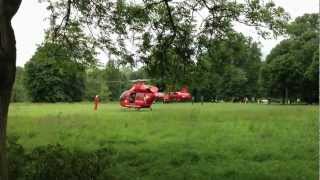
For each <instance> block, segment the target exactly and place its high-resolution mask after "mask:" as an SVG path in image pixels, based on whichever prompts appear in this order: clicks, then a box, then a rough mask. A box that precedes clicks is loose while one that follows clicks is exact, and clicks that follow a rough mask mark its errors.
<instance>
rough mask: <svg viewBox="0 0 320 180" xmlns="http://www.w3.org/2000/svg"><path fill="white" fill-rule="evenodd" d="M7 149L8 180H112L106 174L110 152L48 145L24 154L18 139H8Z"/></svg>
mask: <svg viewBox="0 0 320 180" xmlns="http://www.w3.org/2000/svg"><path fill="white" fill-rule="evenodd" d="M8 147H9V152H8V154H9V176H10V179H11V180H57V179H62V180H63V179H67V180H95V179H97V180H100V179H101V180H102V179H104V180H105V179H106V180H108V179H115V178H114V177H112V176H110V175H109V174H108V171H107V170H108V167H109V166H110V164H111V163H110V161H109V159H110V155H111V154H112V153H113V151H112V150H110V149H101V150H97V151H94V152H82V151H71V150H69V149H67V148H65V147H63V146H61V145H48V146H43V147H38V148H36V149H34V150H32V151H31V152H30V153H25V151H24V149H23V147H22V146H21V145H19V144H18V143H17V138H11V139H10V140H9V145H8Z"/></svg>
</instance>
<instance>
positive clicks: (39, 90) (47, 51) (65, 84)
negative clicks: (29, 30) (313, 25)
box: [24, 43, 85, 102]
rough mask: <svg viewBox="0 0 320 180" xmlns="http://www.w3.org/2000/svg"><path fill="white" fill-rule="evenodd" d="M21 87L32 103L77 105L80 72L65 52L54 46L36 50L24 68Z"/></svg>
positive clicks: (81, 85) (81, 86) (80, 92)
mask: <svg viewBox="0 0 320 180" xmlns="http://www.w3.org/2000/svg"><path fill="white" fill-rule="evenodd" d="M25 71H26V72H25V80H24V81H25V87H26V89H27V91H28V93H29V95H30V97H31V100H32V101H34V102H73V101H81V100H82V97H83V94H84V77H85V73H84V68H83V66H82V65H79V64H78V63H76V62H74V61H72V60H71V59H70V57H69V56H68V49H66V48H65V47H61V46H60V45H58V44H53V43H45V44H43V45H42V46H40V47H39V48H38V50H37V52H36V53H35V55H34V56H33V57H32V58H31V60H30V61H29V62H28V63H27V64H26V65H25Z"/></svg>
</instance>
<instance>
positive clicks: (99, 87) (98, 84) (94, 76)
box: [85, 68, 111, 101]
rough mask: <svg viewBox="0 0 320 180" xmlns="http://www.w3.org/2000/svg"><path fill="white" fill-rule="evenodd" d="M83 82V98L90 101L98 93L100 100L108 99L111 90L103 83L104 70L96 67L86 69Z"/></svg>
mask: <svg viewBox="0 0 320 180" xmlns="http://www.w3.org/2000/svg"><path fill="white" fill-rule="evenodd" d="M86 74H87V76H86V83H85V87H86V88H85V100H87V101H92V100H93V98H94V96H95V95H99V97H100V100H101V101H108V100H110V96H111V92H110V90H109V87H108V86H107V84H106V83H105V72H104V70H100V69H97V68H92V69H89V70H87V73H86Z"/></svg>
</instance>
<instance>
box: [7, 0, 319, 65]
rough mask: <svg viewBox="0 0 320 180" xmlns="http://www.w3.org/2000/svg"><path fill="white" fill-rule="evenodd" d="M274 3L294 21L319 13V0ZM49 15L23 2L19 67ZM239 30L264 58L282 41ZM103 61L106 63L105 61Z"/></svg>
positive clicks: (17, 20) (30, 0) (31, 0)
mask: <svg viewBox="0 0 320 180" xmlns="http://www.w3.org/2000/svg"><path fill="white" fill-rule="evenodd" d="M274 2H275V3H276V4H277V5H279V6H282V7H283V8H284V9H285V10H286V11H287V12H289V14H290V16H291V17H292V19H294V18H296V17H298V16H301V15H303V14H305V13H315V12H319V1H318V0H274ZM47 15H48V12H47V10H46V7H45V5H44V4H40V3H38V0H23V1H22V4H21V7H20V10H19V11H18V13H17V15H16V16H15V17H14V19H13V27H14V29H15V33H16V39H17V65H18V66H23V65H24V64H25V63H26V62H27V61H29V60H30V58H31V57H32V55H33V54H34V52H35V50H36V48H37V44H40V43H41V42H42V41H43V39H44V30H45V28H46V27H48V22H47V21H46V20H45V18H46V17H47ZM237 30H240V31H241V32H243V33H244V34H246V35H249V36H252V37H253V38H254V40H255V41H260V42H261V44H262V53H263V55H264V56H265V55H267V54H268V53H269V52H270V50H271V49H272V48H273V47H274V46H275V45H276V44H277V43H278V42H279V41H280V40H281V38H279V39H272V40H263V39H262V38H260V37H258V36H256V35H255V32H254V31H253V30H251V29H249V28H243V27H237ZM101 61H102V62H103V63H105V62H104V61H105V60H101Z"/></svg>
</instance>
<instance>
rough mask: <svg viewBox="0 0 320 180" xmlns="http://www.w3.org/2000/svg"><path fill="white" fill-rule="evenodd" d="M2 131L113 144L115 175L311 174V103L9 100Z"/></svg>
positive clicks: (29, 141)
mask: <svg viewBox="0 0 320 180" xmlns="http://www.w3.org/2000/svg"><path fill="white" fill-rule="evenodd" d="M8 136H9V137H18V143H19V144H21V145H22V146H23V147H24V148H25V150H26V151H29V152H31V151H32V150H33V149H35V148H37V147H40V146H46V145H49V144H53V145H55V144H61V145H62V146H63V147H65V148H67V149H70V150H72V151H79V150H80V151H84V152H92V151H97V150H99V149H104V148H107V149H112V152H110V155H109V157H110V162H109V163H108V165H107V166H105V167H104V168H105V169H107V172H108V173H109V174H110V175H111V176H112V177H113V178H114V179H130V180H131V179H139V180H140V179H150V180H157V179H165V180H171V179H172V180H179V179H181V180H182V179H190V180H191V179H192V180H202V179H203V180H206V179H208V180H209V179H212V180H316V179H317V178H318V170H319V166H318V157H319V154H318V152H319V144H318V143H319V142H318V137H319V134H318V106H299V105H292V106H285V105H259V104H232V103H221V104H209V103H207V104H204V105H201V104H193V105H192V104H191V103H181V104H154V105H153V110H152V111H150V110H147V109H145V110H140V111H136V110H127V109H121V108H120V107H119V105H118V104H117V103H106V104H102V105H101V106H100V107H99V110H98V111H97V112H94V111H93V104H91V103H75V104H28V103H26V104H24V103H22V104H12V105H11V106H10V112H9V123H8Z"/></svg>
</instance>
